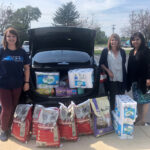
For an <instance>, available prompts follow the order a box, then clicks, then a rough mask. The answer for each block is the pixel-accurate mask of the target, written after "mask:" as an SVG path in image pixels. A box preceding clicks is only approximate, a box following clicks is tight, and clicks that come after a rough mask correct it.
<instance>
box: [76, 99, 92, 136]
mask: <svg viewBox="0 0 150 150" xmlns="http://www.w3.org/2000/svg"><path fill="white" fill-rule="evenodd" d="M75 115H76V124H77V131H78V134H79V135H87V134H92V133H93V128H92V118H91V107H90V101H89V100H87V101H85V102H83V103H81V104H78V105H76V106H75Z"/></svg>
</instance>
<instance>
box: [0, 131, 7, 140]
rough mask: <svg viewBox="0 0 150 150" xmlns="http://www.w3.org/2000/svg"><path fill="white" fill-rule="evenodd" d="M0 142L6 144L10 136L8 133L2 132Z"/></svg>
mask: <svg viewBox="0 0 150 150" xmlns="http://www.w3.org/2000/svg"><path fill="white" fill-rule="evenodd" d="M0 140H1V141H3V142H5V141H7V140H8V134H7V132H6V131H2V132H1V134H0Z"/></svg>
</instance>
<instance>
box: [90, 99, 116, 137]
mask: <svg viewBox="0 0 150 150" xmlns="http://www.w3.org/2000/svg"><path fill="white" fill-rule="evenodd" d="M90 103H91V106H92V110H93V119H94V135H95V136H96V137H99V136H102V135H104V134H107V133H110V132H112V131H113V130H114V129H113V126H112V121H111V115H110V104H109V101H108V98H107V97H106V96H105V97H99V98H93V99H91V100H90Z"/></svg>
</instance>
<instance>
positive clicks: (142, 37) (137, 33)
mask: <svg viewBox="0 0 150 150" xmlns="http://www.w3.org/2000/svg"><path fill="white" fill-rule="evenodd" d="M135 37H139V38H140V39H141V45H140V47H139V50H142V49H145V48H146V44H145V38H144V36H143V34H142V33H141V32H135V33H134V34H133V35H132V36H131V38H130V44H131V47H133V48H134V46H133V44H132V41H133V40H134V38H135Z"/></svg>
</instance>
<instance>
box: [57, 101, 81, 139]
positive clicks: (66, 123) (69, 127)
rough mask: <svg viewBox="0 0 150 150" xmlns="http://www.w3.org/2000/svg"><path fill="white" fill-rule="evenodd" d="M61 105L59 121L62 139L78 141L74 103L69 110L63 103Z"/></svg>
mask: <svg viewBox="0 0 150 150" xmlns="http://www.w3.org/2000/svg"><path fill="white" fill-rule="evenodd" d="M60 105H61V106H60V111H59V120H58V124H59V131H60V137H61V138H62V139H65V140H77V139H78V135H77V127H76V123H75V114H74V104H73V103H72V104H71V105H69V107H68V108H67V107H66V106H65V105H64V104H62V103H60Z"/></svg>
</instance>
